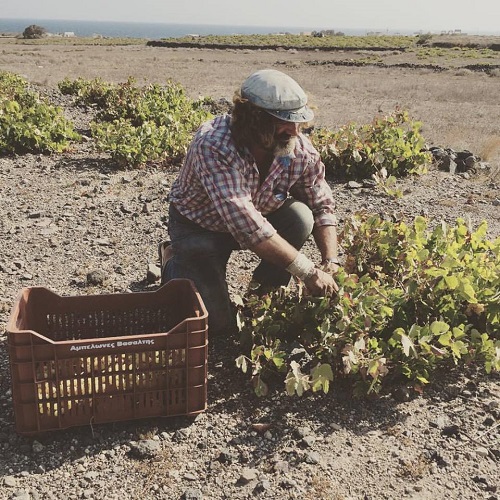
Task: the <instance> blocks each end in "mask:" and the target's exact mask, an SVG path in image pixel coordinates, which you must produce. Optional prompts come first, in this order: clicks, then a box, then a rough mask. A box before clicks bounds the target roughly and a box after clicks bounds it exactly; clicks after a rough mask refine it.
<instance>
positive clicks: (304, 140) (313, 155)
mask: <svg viewBox="0 0 500 500" xmlns="http://www.w3.org/2000/svg"><path fill="white" fill-rule="evenodd" d="M295 154H296V155H297V156H298V155H300V156H303V157H304V158H306V159H307V160H316V159H317V158H318V157H319V156H320V154H319V152H318V150H317V149H316V148H315V147H314V145H313V143H312V142H311V139H309V136H307V135H305V134H299V136H298V141H297V147H296V148H295Z"/></svg>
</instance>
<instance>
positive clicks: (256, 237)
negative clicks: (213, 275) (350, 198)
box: [169, 115, 336, 248]
mask: <svg viewBox="0 0 500 500" xmlns="http://www.w3.org/2000/svg"><path fill="white" fill-rule="evenodd" d="M230 120H231V118H230V116H229V115H224V116H219V117H216V118H214V119H213V120H211V121H209V122H207V123H205V124H203V125H202V126H201V127H200V128H199V130H198V131H197V133H196V135H195V137H194V139H193V142H192V143H191V145H190V147H189V150H188V152H187V155H186V159H185V162H184V165H183V166H182V168H181V170H180V173H179V176H178V178H177V179H176V181H175V182H174V184H173V186H172V190H171V192H170V195H169V200H170V202H171V203H173V204H174V206H175V208H176V209H177V210H178V211H179V212H180V213H181V214H182V215H183V216H184V217H186V218H188V219H189V220H191V221H193V222H196V223H197V224H199V225H200V226H202V227H204V228H206V229H210V230H212V231H221V232H229V233H231V234H232V235H233V237H234V238H235V239H236V241H237V242H238V243H239V244H240V246H241V247H242V248H249V247H252V246H254V245H256V244H258V243H260V242H262V241H264V240H266V239H268V238H270V237H271V236H273V235H274V234H275V233H276V230H275V229H274V227H273V226H272V225H271V224H270V222H268V221H267V219H266V217H265V215H266V214H269V213H271V212H274V211H275V210H277V209H278V208H279V207H280V206H281V205H282V204H283V202H284V201H285V200H286V199H287V197H288V196H293V197H294V198H295V199H297V200H299V201H302V202H303V203H305V204H307V205H308V206H309V207H310V208H311V210H312V212H313V215H314V221H315V224H316V225H317V226H331V225H335V224H336V218H335V214H334V208H335V206H334V201H333V196H332V192H331V189H330V187H329V186H328V184H327V182H326V181H325V166H324V165H323V163H322V162H321V160H320V156H319V153H318V152H317V151H316V149H315V148H314V146H313V145H312V144H311V142H310V141H309V139H307V137H305V136H304V135H302V134H300V135H299V136H298V137H297V144H296V147H295V151H294V153H293V154H292V155H291V156H285V157H280V158H275V159H274V161H273V163H272V165H271V167H270V169H269V174H268V176H267V178H266V179H265V180H264V182H263V183H262V184H261V183H260V180H259V170H258V168H257V164H256V163H255V160H254V158H253V156H252V155H251V154H250V153H249V152H248V151H247V150H245V151H243V152H242V151H239V150H238V149H237V148H236V145H235V143H234V142H233V140H232V138H231V131H230V128H229V126H230Z"/></svg>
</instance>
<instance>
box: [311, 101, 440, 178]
mask: <svg viewBox="0 0 500 500" xmlns="http://www.w3.org/2000/svg"><path fill="white" fill-rule="evenodd" d="M420 129H421V123H420V122H415V121H412V120H411V119H410V117H409V115H408V112H407V111H404V110H396V111H394V112H393V113H392V114H390V115H388V116H384V117H376V118H375V119H374V120H373V121H372V122H371V123H368V124H365V125H357V124H355V123H353V124H349V125H346V126H344V127H341V128H340V129H338V130H336V131H331V130H327V129H317V130H314V131H313V133H312V134H311V141H312V143H313V144H314V145H315V147H316V148H317V149H318V151H319V152H320V154H321V159H322V160H323V163H324V164H325V166H326V168H327V170H329V171H331V172H333V173H334V174H335V176H336V177H337V178H341V179H366V178H373V177H374V176H378V175H380V174H381V172H383V176H384V177H386V176H394V177H403V176H405V175H408V174H418V173H424V172H425V167H426V165H427V164H430V163H431V160H432V158H431V156H430V154H429V153H428V152H426V151H425V150H424V146H425V140H424V138H423V137H422V135H421V134H420Z"/></svg>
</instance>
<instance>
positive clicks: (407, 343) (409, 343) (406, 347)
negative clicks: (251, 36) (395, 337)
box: [401, 334, 418, 358]
mask: <svg viewBox="0 0 500 500" xmlns="http://www.w3.org/2000/svg"><path fill="white" fill-rule="evenodd" d="M401 344H402V345H403V352H404V353H405V355H406V356H410V353H411V355H412V356H413V357H415V358H417V357H418V354H417V350H416V349H415V344H414V343H413V340H411V339H410V337H408V336H407V335H405V334H401Z"/></svg>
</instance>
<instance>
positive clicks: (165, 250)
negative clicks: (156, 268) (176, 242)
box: [158, 240, 174, 276]
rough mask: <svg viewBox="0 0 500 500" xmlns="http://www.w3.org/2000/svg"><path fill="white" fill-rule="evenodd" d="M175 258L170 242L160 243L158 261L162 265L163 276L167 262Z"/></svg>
mask: <svg viewBox="0 0 500 500" xmlns="http://www.w3.org/2000/svg"><path fill="white" fill-rule="evenodd" d="M173 256H174V250H173V249H172V244H171V243H170V241H168V240H165V241H161V242H160V243H158V261H159V263H160V269H161V275H162V276H163V270H164V269H165V266H166V264H167V262H168V261H169V260H170V259H171V258H172V257H173Z"/></svg>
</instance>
